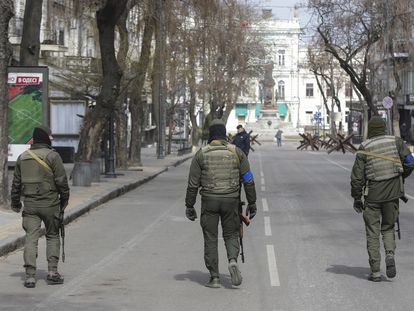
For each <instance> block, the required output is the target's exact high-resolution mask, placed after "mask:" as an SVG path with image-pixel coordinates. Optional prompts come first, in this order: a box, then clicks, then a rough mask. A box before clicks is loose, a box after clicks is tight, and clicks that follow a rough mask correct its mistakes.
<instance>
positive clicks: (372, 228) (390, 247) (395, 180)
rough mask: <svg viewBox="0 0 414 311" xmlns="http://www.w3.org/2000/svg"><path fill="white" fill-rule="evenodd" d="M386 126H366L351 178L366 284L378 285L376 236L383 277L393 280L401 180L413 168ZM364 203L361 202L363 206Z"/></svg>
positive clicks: (407, 153)
mask: <svg viewBox="0 0 414 311" xmlns="http://www.w3.org/2000/svg"><path fill="white" fill-rule="evenodd" d="M385 129H386V124H385V121H384V120H383V119H381V118H380V117H373V118H372V119H371V120H370V121H369V122H368V140H366V141H364V142H363V143H362V144H361V145H360V147H359V150H358V152H357V155H356V157H355V163H354V166H353V168H352V175H351V188H352V189H351V195H352V197H353V198H354V209H355V211H356V212H357V213H361V212H363V217H364V222H365V229H366V237H367V250H368V256H369V265H370V267H371V274H370V276H369V280H370V281H374V282H380V281H381V272H380V266H381V253H380V235H381V234H382V239H383V243H384V248H385V266H386V275H387V277H389V278H394V277H395V276H396V273H397V270H396V265H395V257H394V256H395V248H396V245H395V234H394V232H395V222H396V221H397V219H398V215H399V198H401V197H404V179H405V178H407V177H408V176H409V175H410V174H411V172H412V170H413V168H414V157H413V155H412V154H411V152H410V150H409V149H408V147H407V145H406V144H405V143H404V141H403V140H402V139H401V138H400V137H395V136H386V135H385ZM363 200H364V202H363Z"/></svg>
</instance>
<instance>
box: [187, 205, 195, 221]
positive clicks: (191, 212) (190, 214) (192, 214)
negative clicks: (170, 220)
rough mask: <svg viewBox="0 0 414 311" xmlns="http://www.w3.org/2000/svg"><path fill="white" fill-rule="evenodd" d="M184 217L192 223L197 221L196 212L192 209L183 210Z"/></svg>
mask: <svg viewBox="0 0 414 311" xmlns="http://www.w3.org/2000/svg"><path fill="white" fill-rule="evenodd" d="M185 216H186V217H187V218H188V219H190V220H191V221H194V220H196V219H197V212H196V210H195V208H194V207H188V206H187V208H186V209H185Z"/></svg>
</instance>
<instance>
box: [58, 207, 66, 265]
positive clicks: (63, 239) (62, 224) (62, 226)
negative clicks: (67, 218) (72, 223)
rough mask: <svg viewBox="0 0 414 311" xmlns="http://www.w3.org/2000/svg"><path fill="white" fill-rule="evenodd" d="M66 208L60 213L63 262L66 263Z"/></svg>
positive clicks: (61, 208)
mask: <svg viewBox="0 0 414 311" xmlns="http://www.w3.org/2000/svg"><path fill="white" fill-rule="evenodd" d="M64 212H65V206H63V207H62V206H61V207H60V213H59V231H60V237H61V238H62V262H65V224H64Z"/></svg>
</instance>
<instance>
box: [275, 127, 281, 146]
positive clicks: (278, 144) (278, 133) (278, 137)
mask: <svg viewBox="0 0 414 311" xmlns="http://www.w3.org/2000/svg"><path fill="white" fill-rule="evenodd" d="M282 134H283V131H282V130H280V129H279V130H277V132H276V135H275V138H276V142H277V146H278V147H282Z"/></svg>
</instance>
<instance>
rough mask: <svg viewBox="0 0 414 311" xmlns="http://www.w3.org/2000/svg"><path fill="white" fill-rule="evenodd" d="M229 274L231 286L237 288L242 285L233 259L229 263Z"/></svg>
mask: <svg viewBox="0 0 414 311" xmlns="http://www.w3.org/2000/svg"><path fill="white" fill-rule="evenodd" d="M229 272H230V276H231V284H233V285H234V286H239V285H240V284H241V283H242V276H241V273H240V270H239V267H238V266H237V261H236V260H235V259H230V262H229Z"/></svg>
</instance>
